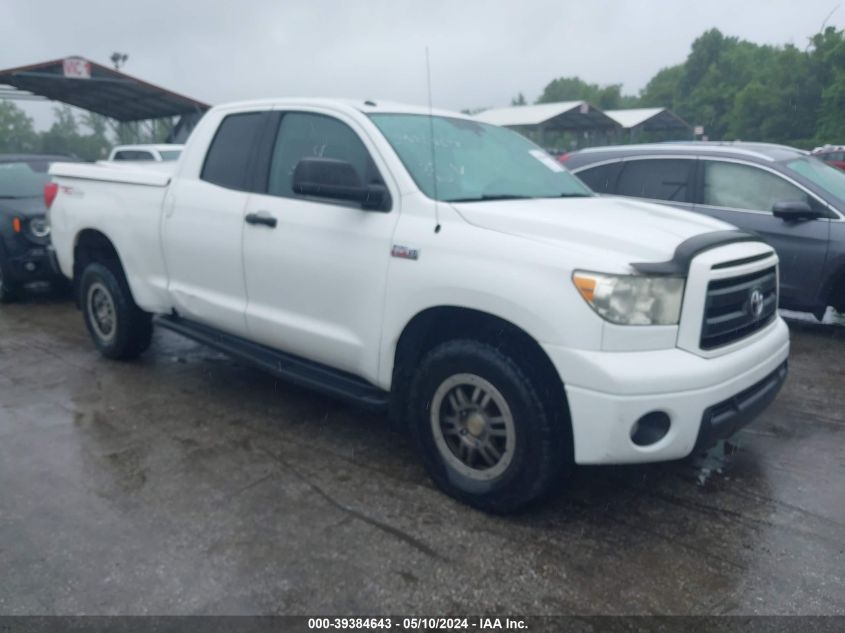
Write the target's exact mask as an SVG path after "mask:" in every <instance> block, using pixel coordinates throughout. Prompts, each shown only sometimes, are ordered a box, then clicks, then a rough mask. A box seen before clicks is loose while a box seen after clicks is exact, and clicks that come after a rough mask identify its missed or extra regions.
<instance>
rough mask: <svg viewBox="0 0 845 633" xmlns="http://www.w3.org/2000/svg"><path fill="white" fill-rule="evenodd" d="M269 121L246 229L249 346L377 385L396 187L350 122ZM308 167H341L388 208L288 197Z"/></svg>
mask: <svg viewBox="0 0 845 633" xmlns="http://www.w3.org/2000/svg"><path fill="white" fill-rule="evenodd" d="M273 116H274V117H278V118H280V123H279V124H278V126H277V129H276V130H274V131H273V133H271V134H268V135H266V138H268V139H270V141H271V142H272V143H271V145H270V148H269V150H268V152H267V157H266V168H265V167H260V168H259V169H258V170H257V172H263V173H262V174H260V175H261V176H262V177H263V182H262V183H261V184H260V185H257V186H256V187H257V189H259V192H257V193H255V194H253V195H252V196H250V199H249V202H248V204H247V207H246V210H245V216H244V224H243V227H244V229H243V253H244V265H245V270H244V275H245V278H246V289H247V295H248V297H249V301H248V305H247V324H248V327H249V332H250V338H252V339H253V340H256V341H258V342H261V343H264V344H265V345H269V346H272V347H274V348H276V349H280V350H283V351H286V352H288V353H291V354H295V355H298V356H302V357H304V358H307V359H309V360H313V361H317V362H320V363H324V364H330V365H332V366H333V367H336V368H338V369H343V370H346V371H349V372H352V373H355V374H357V375H359V376H363V377H365V378H369V379H371V380H374V379H375V377H376V373H377V367H378V353H379V343H380V340H381V317H382V314H383V309H382V308H383V304H384V293H385V285H386V278H387V268H388V263H389V261H390V250H391V244H392V236H393V231H394V228H395V226H396V222H397V220H398V218H399V211H398V196H397V195H396V191H395V187H393V186H392V185H391V182H390V180H389V179H388V178H387V173H388V172H387V170H386V168H385V166H384V164H383V163H380V162H379V157H378V155H377V153H376V152H375V150H374V146H373V145H372V144H371V142H370V141H369V139H368V137H367V135H366V132H365V131H364V130H363V129H361V128H360V127H359V124H358V123H357V122H356V121H354V120H351V119H346V118H344V117H342V116H341V115H340V114H336V115H335V114H331V115H330V114H327V113H322V112H318V111H302V110H298V111H278V112H275V113H274V114H273ZM261 153H262V161H263V160H264V158H263V154H264V150H263V149H262V150H261ZM309 157H323V158H334V159H339V160H344V161H347V162H349V163H351V164H352V166H353V167H354V168H355V170H356V171H357V172H358V175H359V177H360V179H361V181H362V182H366V183H380V184H385V185H386V186H387V187H388V189H389V190H390V189H391V188H392V191H391V197H392V205H393V206H392V208H391V209H390V210H387V211H373V210H366V209H362V208H361V205H360V204H358V203H352V202H344V201H340V200H332V199H329V198H320V197H317V196H306V195H301V194H298V193H295V192H294V191H293V189H292V182H291V181H292V175H293V171H294V168H295V167H296V165H297V163H298V162H299V161H300V160H302V159H303V158H309ZM256 218H258V219H256Z"/></svg>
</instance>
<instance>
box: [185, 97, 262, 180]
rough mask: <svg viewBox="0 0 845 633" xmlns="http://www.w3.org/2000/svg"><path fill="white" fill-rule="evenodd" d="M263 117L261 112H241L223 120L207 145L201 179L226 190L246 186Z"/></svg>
mask: <svg viewBox="0 0 845 633" xmlns="http://www.w3.org/2000/svg"><path fill="white" fill-rule="evenodd" d="M264 116H265V113H264V112H244V113H239V114H230V115H229V116H227V117H226V118H225V119H223V121H222V122H221V123H220V127H219V128H217V132H216V133H215V135H214V140H213V141H211V146H210V147H209V148H208V154H206V157H205V164H204V165H203V168H202V173H201V174H200V178H201V179H202V180H205V181H206V182H210V183H213V184H215V185H219V186H221V187H226V188H227V189H238V190H241V191H246V190H247V189H249V185H250V183H249V182H248V177H247V176H248V174H249V161H250V159H251V158H252V155H253V149H254V148H255V144H256V142H257V140H258V133H259V132H260V130H261V128H262V126H263V124H264V121H265V119H264Z"/></svg>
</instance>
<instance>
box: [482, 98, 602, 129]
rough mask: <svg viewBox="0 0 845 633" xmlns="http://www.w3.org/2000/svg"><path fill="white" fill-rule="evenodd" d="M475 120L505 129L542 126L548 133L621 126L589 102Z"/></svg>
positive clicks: (514, 109) (497, 112) (502, 111)
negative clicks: (557, 129) (546, 128)
mask: <svg viewBox="0 0 845 633" xmlns="http://www.w3.org/2000/svg"><path fill="white" fill-rule="evenodd" d="M475 118H476V119H478V120H479V121H483V122H484V123H492V124H494V125H503V126H505V127H520V126H532V125H543V126H546V127H548V128H549V129H554V128H561V129H582V128H596V127H617V126H618V124H617V123H616V122H615V121H614V120H613V119H611V118H609V117H607V116H606V115H605V114H604V113H603V112H602V111H601V110H599V109H598V108H596V107H595V106H593V105H591V104H590V103H588V102H586V101H561V102H557V103H539V104H537V105H525V106H511V107H509V108H492V109H490V110H484V111H483V112H479V113H478V114H476V115H475Z"/></svg>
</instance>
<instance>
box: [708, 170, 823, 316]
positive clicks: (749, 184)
mask: <svg viewBox="0 0 845 633" xmlns="http://www.w3.org/2000/svg"><path fill="white" fill-rule="evenodd" d="M700 166H701V167H700V170H701V171H700V174H701V179H700V182H701V186H700V190H699V201H698V203H697V204H696V210H697V211H700V212H702V213H705V214H707V215H710V216H713V217H715V218H718V219H720V220H724V221H725V222H729V223H731V224H733V225H735V226H737V227H739V228H741V229H746V230H750V231H754V232H756V233H759V234H760V235H761V236H762V237H763V238H764V239H765V240H766V241H767V242H768V243H769V244H770V245H771V246H773V247H774V249H775V250H776V251H777V253H778V257H779V258H780V292H781V305H784V306H787V307H793V308H807V309H811V308H814V307H816V306H813V305H812V303H813V301H814V300H815V297H816V296H817V294H818V290H819V284H820V283H821V280H822V272H823V270H824V266H825V259H826V257H827V249H828V242H829V236H830V220H827V219H817V220H806V221H800V222H787V221H784V220H781V219H780V218H776V217H775V216H774V215H773V214H772V207H773V206H774V204H775V203H776V202H782V201H804V202H807V203H808V204H810V205H811V206H812V207H820V208H824V205H822V204H821V203H820V202H819V201H818V200H816V198H815V197H813V196H812V195H810V194H809V193H808V192H807V191H805V190H804V189H803V188H801V187H799V186H798V185H797V184H795V183H793V182H790V181H789V180H787V179H786V178H784V177H783V176H781V175H780V174H777V173H775V172H773V171H769V170H768V169H765V168H763V167H759V166H756V165H751V164H747V163H740V162H732V161H724V160H701V161H700Z"/></svg>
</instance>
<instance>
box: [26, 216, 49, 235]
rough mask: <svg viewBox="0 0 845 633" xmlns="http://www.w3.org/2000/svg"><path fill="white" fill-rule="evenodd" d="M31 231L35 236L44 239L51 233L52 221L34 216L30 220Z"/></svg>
mask: <svg viewBox="0 0 845 633" xmlns="http://www.w3.org/2000/svg"><path fill="white" fill-rule="evenodd" d="M29 232H30V233H32V235H33V236H34V237H37V238H38V239H40V240H43V239H44V238H46V237H47V236H48V235H50V223H49V222H47V220H46V219H45V218H34V219H32V220H30V221H29Z"/></svg>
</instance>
